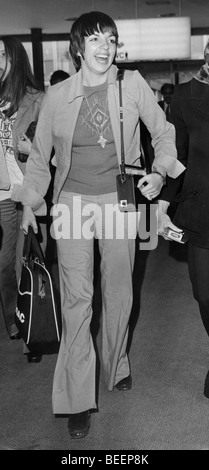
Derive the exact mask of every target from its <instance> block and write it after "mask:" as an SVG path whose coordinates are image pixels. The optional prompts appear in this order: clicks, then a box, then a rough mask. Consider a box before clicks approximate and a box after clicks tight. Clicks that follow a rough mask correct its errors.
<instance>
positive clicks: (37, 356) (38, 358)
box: [27, 353, 42, 362]
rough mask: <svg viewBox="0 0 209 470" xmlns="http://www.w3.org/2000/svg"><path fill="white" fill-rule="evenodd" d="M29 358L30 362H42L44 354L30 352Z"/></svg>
mask: <svg viewBox="0 0 209 470" xmlns="http://www.w3.org/2000/svg"><path fill="white" fill-rule="evenodd" d="M27 358H28V362H41V359H42V355H41V354H34V353H28V354H27Z"/></svg>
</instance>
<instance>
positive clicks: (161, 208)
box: [158, 200, 182, 240]
mask: <svg viewBox="0 0 209 470" xmlns="http://www.w3.org/2000/svg"><path fill="white" fill-rule="evenodd" d="M169 205H170V203H169V202H167V201H163V200H159V201H158V234H159V235H161V236H162V237H163V238H165V240H170V238H169V237H167V234H166V229H168V228H170V229H171V230H175V232H182V230H181V229H180V228H178V227H177V226H176V225H174V224H173V222H171V219H170V217H169V215H168V214H167V210H168V207H169Z"/></svg>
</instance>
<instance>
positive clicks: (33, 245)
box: [23, 225, 44, 264]
mask: <svg viewBox="0 0 209 470" xmlns="http://www.w3.org/2000/svg"><path fill="white" fill-rule="evenodd" d="M31 254H33V255H34V257H37V258H38V259H39V261H40V263H42V264H44V256H43V253H42V251H41V247H40V245H39V242H38V240H37V238H36V234H35V233H34V231H33V228H32V227H31V225H29V227H28V233H27V234H26V235H25V241H24V248H23V257H24V258H25V261H26V262H27V261H28V260H29V257H30V255H31Z"/></svg>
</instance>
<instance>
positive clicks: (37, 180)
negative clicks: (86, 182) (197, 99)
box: [13, 65, 185, 214]
mask: <svg viewBox="0 0 209 470" xmlns="http://www.w3.org/2000/svg"><path fill="white" fill-rule="evenodd" d="M116 77H117V67H116V66H115V65H112V66H111V68H110V70H109V73H108V92H107V93H108V107H109V113H110V121H111V125H112V131H113V136H114V141H115V147H116V153H117V158H118V165H120V161H121V154H120V150H121V149H120V116H119V92H118V81H117V80H116ZM122 88H123V107H124V109H123V112H124V145H125V156H126V162H127V163H129V164H137V163H138V162H139V159H140V150H139V149H140V128H139V117H140V118H141V119H142V120H143V121H144V123H145V124H146V126H147V128H148V129H149V131H150V133H151V136H152V145H153V147H154V152H155V159H154V162H153V165H154V167H155V169H158V170H159V171H160V172H161V173H164V174H168V175H169V176H171V177H173V178H176V177H177V176H179V175H180V174H181V173H182V172H183V171H184V169H185V168H184V166H183V165H182V164H181V163H180V162H178V160H177V152H176V147H175V129H174V126H173V125H172V124H170V123H168V122H166V119H165V114H164V112H163V111H162V110H161V108H160V107H159V105H158V103H157V100H156V99H155V96H154V94H153V92H152V90H151V88H150V87H149V86H148V84H147V83H146V81H145V80H144V79H143V78H142V76H141V75H140V73H139V72H138V71H129V70H127V71H126V72H125V76H124V80H123V82H122ZM83 99H84V90H83V85H82V70H80V71H79V72H78V73H76V74H75V75H73V76H71V77H70V78H68V79H67V80H64V81H63V82H61V83H59V84H57V85H54V86H53V87H50V88H49V89H48V91H47V93H46V96H45V99H44V102H43V106H42V109H41V112H40V115H39V120H38V125H37V128H36V135H35V139H34V141H33V148H32V151H31V153H30V156H29V158H28V161H27V164H26V173H25V177H24V181H23V185H22V187H20V186H19V187H18V186H16V187H14V191H13V199H14V200H19V201H21V202H22V203H23V204H25V205H30V206H31V207H32V208H33V210H35V211H37V210H38V209H40V210H39V211H38V212H36V214H44V213H45V210H44V209H43V204H44V200H43V197H44V195H45V194H46V191H47V188H48V185H49V182H50V170H49V160H50V155H51V150H52V147H53V146H54V149H55V155H56V164H57V169H56V174H55V181H54V195H53V202H54V203H57V202H58V199H59V194H60V192H61V190H62V188H63V185H64V183H65V180H66V178H67V175H68V172H69V170H70V165H71V151H72V140H73V134H74V130H75V126H76V122H77V118H78V115H79V111H80V108H81V104H82V101H83Z"/></svg>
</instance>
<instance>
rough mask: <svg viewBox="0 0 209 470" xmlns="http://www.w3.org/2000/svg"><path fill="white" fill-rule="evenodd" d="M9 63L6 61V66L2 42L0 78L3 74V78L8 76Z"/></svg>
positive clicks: (0, 49)
mask: <svg viewBox="0 0 209 470" xmlns="http://www.w3.org/2000/svg"><path fill="white" fill-rule="evenodd" d="M10 67H11V65H10V62H9V61H7V65H6V52H5V47H4V43H3V41H0V78H1V77H2V75H3V74H4V78H5V77H6V76H7V75H8V72H9V70H10Z"/></svg>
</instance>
